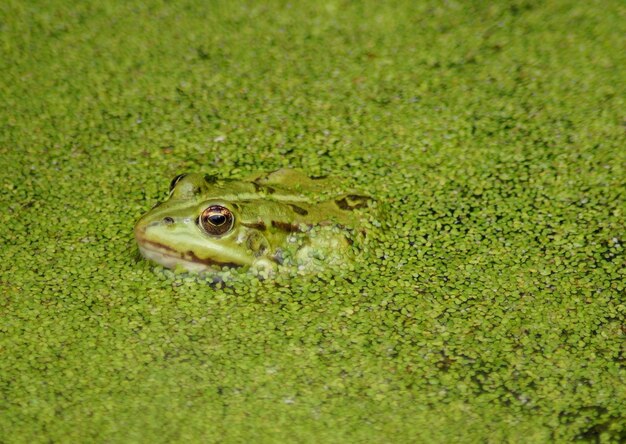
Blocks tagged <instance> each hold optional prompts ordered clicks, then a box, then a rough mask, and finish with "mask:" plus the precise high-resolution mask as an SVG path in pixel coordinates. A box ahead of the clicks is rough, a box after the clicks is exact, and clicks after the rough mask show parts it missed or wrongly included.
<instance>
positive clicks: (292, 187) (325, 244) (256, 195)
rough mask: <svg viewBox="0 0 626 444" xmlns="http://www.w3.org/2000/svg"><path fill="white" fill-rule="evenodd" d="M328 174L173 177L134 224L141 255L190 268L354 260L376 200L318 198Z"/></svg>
mask: <svg viewBox="0 0 626 444" xmlns="http://www.w3.org/2000/svg"><path fill="white" fill-rule="evenodd" d="M326 186H327V180H326V179H324V178H309V177H307V176H306V175H305V174H303V173H302V172H300V171H298V170H292V169H280V170H277V171H274V172H271V173H267V174H261V175H256V176H254V177H251V178H249V179H246V180H231V179H221V178H218V177H216V176H210V175H202V174H195V173H194V174H186V175H180V176H177V177H176V178H174V180H173V181H172V183H171V186H170V195H169V199H168V200H166V201H165V202H163V203H160V204H158V205H156V206H155V207H154V208H153V209H152V210H150V211H148V212H147V213H146V214H145V215H143V216H142V217H141V218H140V219H139V220H138V221H137V223H136V225H135V238H136V240H137V244H138V247H139V251H140V252H141V254H142V255H143V256H144V257H145V258H147V259H149V260H152V261H154V262H157V263H159V264H161V265H163V266H165V267H168V268H178V269H183V270H187V271H191V272H199V273H201V272H205V271H210V270H219V269H222V268H223V267H252V268H254V269H257V270H260V271H265V272H272V271H274V270H276V269H277V268H278V267H280V266H283V265H285V266H286V265H292V266H297V267H298V269H299V270H304V271H307V269H310V270H311V271H316V270H319V269H320V268H323V267H324V266H338V265H341V264H342V263H345V262H347V261H350V258H351V253H352V242H353V238H354V236H355V235H356V234H357V233H360V232H361V233H362V230H361V221H362V217H363V214H364V210H366V209H368V208H369V205H370V203H371V202H372V199H371V198H369V197H367V196H362V195H358V194H345V195H341V196H338V197H336V198H334V199H330V200H325V201H321V202H318V201H315V199H314V198H312V197H311V195H313V196H315V193H316V192H320V191H322V190H324V189H325V187H326Z"/></svg>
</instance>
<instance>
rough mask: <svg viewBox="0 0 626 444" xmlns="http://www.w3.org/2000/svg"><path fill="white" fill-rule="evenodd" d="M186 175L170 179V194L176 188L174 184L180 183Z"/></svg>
mask: <svg viewBox="0 0 626 444" xmlns="http://www.w3.org/2000/svg"><path fill="white" fill-rule="evenodd" d="M186 175H187V174H179V175H178V176H176V177H175V178H173V179H172V181H171V182H170V193H171V192H172V191H174V187H175V186H176V184H177V183H178V182H180V180H181V179H182V178H183V177H185V176H186Z"/></svg>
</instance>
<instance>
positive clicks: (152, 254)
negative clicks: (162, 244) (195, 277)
mask: <svg viewBox="0 0 626 444" xmlns="http://www.w3.org/2000/svg"><path fill="white" fill-rule="evenodd" d="M139 252H140V253H141V255H142V256H143V257H145V258H146V259H149V260H151V261H154V262H156V263H157V264H160V265H163V266H164V267H167V268H176V267H177V266H180V267H182V268H184V269H185V270H187V271H191V272H195V273H197V272H200V271H206V270H209V269H211V267H210V266H208V265H205V264H199V263H198V262H193V261H189V260H187V259H185V258H183V257H181V256H173V255H171V254H168V252H167V251H166V250H162V249H159V248H155V247H148V246H146V245H139Z"/></svg>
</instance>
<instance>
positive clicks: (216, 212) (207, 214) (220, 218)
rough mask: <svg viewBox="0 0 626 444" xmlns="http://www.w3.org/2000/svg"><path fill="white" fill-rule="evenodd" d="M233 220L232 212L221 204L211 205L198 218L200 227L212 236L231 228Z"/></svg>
mask: <svg viewBox="0 0 626 444" xmlns="http://www.w3.org/2000/svg"><path fill="white" fill-rule="evenodd" d="M234 222H235V218H234V217H233V213H232V212H231V211H230V210H229V209H228V208H226V207H223V206H221V205H211V206H210V207H208V208H207V209H206V210H204V211H203V212H202V214H201V215H200V217H199V218H198V223H199V224H200V226H201V227H202V229H203V230H204V231H205V232H206V233H207V234H210V235H213V236H221V235H222V234H225V233H228V232H229V231H230V230H231V229H232V228H233V225H234Z"/></svg>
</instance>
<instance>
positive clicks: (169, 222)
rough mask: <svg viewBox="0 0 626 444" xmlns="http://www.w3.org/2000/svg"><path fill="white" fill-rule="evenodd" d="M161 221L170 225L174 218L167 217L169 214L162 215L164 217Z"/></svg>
mask: <svg viewBox="0 0 626 444" xmlns="http://www.w3.org/2000/svg"><path fill="white" fill-rule="evenodd" d="M163 223H164V224H165V225H171V224H173V223H174V219H173V218H171V217H169V216H167V217H164V218H163Z"/></svg>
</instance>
